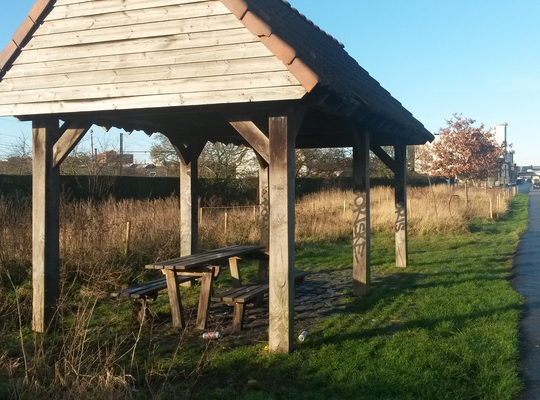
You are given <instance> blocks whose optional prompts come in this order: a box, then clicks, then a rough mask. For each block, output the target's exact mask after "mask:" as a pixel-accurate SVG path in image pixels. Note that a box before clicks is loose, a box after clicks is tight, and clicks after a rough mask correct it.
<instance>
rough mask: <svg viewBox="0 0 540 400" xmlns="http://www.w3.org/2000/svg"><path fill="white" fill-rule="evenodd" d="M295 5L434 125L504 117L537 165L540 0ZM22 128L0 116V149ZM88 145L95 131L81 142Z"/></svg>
mask: <svg viewBox="0 0 540 400" xmlns="http://www.w3.org/2000/svg"><path fill="white" fill-rule="evenodd" d="M4 1H6V0H4ZM289 2H290V3H291V5H292V6H293V7H295V8H297V9H298V10H299V11H300V12H301V13H303V14H304V15H306V17H308V18H309V19H311V20H312V21H313V22H314V23H315V24H317V25H318V26H319V27H321V28H322V29H323V30H325V31H326V32H328V33H329V34H331V35H332V36H334V37H335V38H336V39H338V40H339V41H341V42H342V43H343V44H344V45H345V50H346V51H347V52H348V53H349V54H350V55H351V56H352V57H353V58H355V59H356V60H357V61H358V63H359V64H360V65H361V66H362V67H363V68H364V69H366V70H367V71H368V72H369V73H370V74H371V75H372V76H373V77H374V78H375V79H376V80H377V81H379V82H380V83H381V85H382V86H383V87H384V88H385V89H386V90H388V91H389V92H390V93H392V95H393V96H394V97H395V98H396V99H397V100H399V101H400V102H401V103H402V104H403V105H404V106H405V108H407V109H408V110H409V111H410V112H411V113H413V115H414V116H415V117H416V118H417V119H418V120H420V121H421V122H422V123H423V124H424V125H425V126H426V128H427V129H428V130H429V131H431V132H434V133H435V132H437V131H438V129H439V128H440V127H442V126H444V125H445V120H446V119H449V118H450V117H451V116H452V114H453V113H455V112H458V113H463V115H464V116H466V117H470V118H473V119H475V120H477V122H478V123H480V122H483V123H484V124H485V125H486V126H488V127H489V126H492V125H495V124H498V123H503V122H506V123H508V142H510V143H512V144H513V150H515V152H516V154H515V161H516V162H517V163H518V164H519V165H530V164H534V165H540V152H539V151H538V150H539V149H540V132H539V131H540V121H538V115H539V114H540V50H539V47H540V46H539V44H538V43H539V42H538V41H539V38H540V24H539V23H538V21H539V20H540V1H538V0H513V1H508V0H468V1H464V0H407V1H403V0H336V1H331V2H330V1H314V0H289ZM33 3H34V0H17V1H13V2H10V5H9V7H4V8H3V10H2V15H1V16H0V47H2V48H3V46H5V45H6V44H7V43H8V41H9V40H10V38H11V36H12V34H13V32H14V31H15V30H16V29H17V27H18V26H19V24H20V23H21V22H22V21H23V19H24V17H25V16H26V15H27V13H28V10H29V9H30V8H31V6H32V5H33ZM21 132H23V133H24V132H25V133H26V135H29V134H30V127H29V125H28V124H21V123H17V122H14V121H13V120H12V119H9V118H4V117H0V155H1V154H3V152H5V151H6V149H7V146H9V143H10V142H11V141H12V140H14V137H16V136H20V135H21ZM87 136H89V135H87ZM94 140H95V141H96V142H98V141H99V142H98V145H99V146H100V147H107V146H109V147H110V146H112V147H114V146H117V145H118V132H112V133H110V134H107V135H105V136H104V135H102V134H101V133H100V132H98V130H96V132H94ZM88 143H89V137H87V138H86V139H85V143H83V146H84V145H87V144H88ZM124 143H125V146H126V149H127V151H129V150H135V151H144V150H147V149H148V146H149V143H150V140H148V139H146V135H144V134H142V133H137V132H136V133H133V134H132V135H131V136H129V137H126V138H125V140H124ZM141 158H144V153H140V155H139V159H141Z"/></svg>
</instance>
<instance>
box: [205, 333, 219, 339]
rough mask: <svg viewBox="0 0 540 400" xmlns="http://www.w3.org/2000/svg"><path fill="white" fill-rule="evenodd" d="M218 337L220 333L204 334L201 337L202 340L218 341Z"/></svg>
mask: <svg viewBox="0 0 540 400" xmlns="http://www.w3.org/2000/svg"><path fill="white" fill-rule="evenodd" d="M220 337H221V333H220V332H204V333H203V335H202V338H203V339H219V338H220Z"/></svg>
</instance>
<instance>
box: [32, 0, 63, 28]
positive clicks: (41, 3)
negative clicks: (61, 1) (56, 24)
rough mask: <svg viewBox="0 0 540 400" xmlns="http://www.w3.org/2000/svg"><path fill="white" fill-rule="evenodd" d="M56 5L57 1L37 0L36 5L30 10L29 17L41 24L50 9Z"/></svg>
mask: <svg viewBox="0 0 540 400" xmlns="http://www.w3.org/2000/svg"><path fill="white" fill-rule="evenodd" d="M54 3H56V0H37V1H36V3H35V4H34V5H33V6H32V8H31V9H30V12H29V13H28V16H29V17H30V18H32V21H34V22H36V23H37V22H40V20H41V19H42V18H43V15H44V14H45V11H46V10H47V9H48V7H50V6H52V5H53V4H54Z"/></svg>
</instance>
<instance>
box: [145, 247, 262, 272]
mask: <svg viewBox="0 0 540 400" xmlns="http://www.w3.org/2000/svg"><path fill="white" fill-rule="evenodd" d="M263 249H264V246H243V245H234V246H228V247H223V248H221V249H215V250H209V251H205V252H202V253H197V254H191V255H189V256H183V257H177V258H173V259H171V260H165V261H159V262H156V263H152V264H147V265H145V268H148V269H171V270H175V271H189V270H192V269H196V268H198V267H201V266H204V265H208V264H212V263H219V262H223V261H226V260H228V259H229V258H231V257H240V256H242V255H246V254H249V253H257V252H261V251H262V250H263Z"/></svg>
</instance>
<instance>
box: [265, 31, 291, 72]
mask: <svg viewBox="0 0 540 400" xmlns="http://www.w3.org/2000/svg"><path fill="white" fill-rule="evenodd" d="M261 42H262V43H264V45H265V46H266V47H268V49H269V50H270V51H271V52H272V53H274V55H275V56H276V57H277V58H279V59H280V60H281V61H283V62H284V63H285V65H289V64H291V63H292V62H293V60H294V59H295V57H296V52H295V51H294V49H293V48H292V47H291V46H290V45H289V44H288V43H287V42H285V41H284V40H283V39H281V38H280V37H279V36H278V35H275V34H272V35H270V36H265V37H262V38H261Z"/></svg>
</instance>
